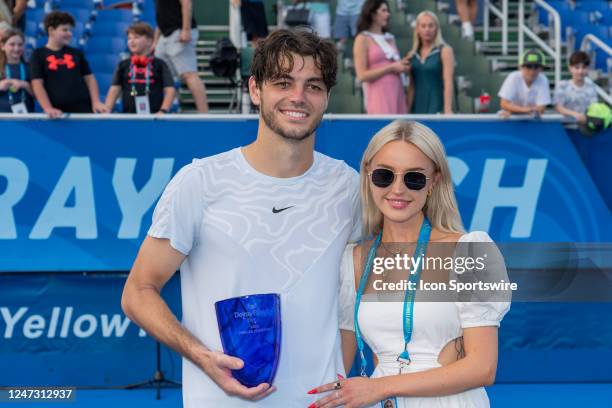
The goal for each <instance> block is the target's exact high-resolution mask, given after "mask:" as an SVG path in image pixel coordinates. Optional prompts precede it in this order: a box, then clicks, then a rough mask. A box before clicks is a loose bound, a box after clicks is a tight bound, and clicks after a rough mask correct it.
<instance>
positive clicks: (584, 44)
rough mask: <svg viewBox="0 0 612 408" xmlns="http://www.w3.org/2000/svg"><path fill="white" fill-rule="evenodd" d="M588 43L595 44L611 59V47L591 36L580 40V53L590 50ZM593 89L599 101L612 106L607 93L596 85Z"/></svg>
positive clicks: (611, 97)
mask: <svg viewBox="0 0 612 408" xmlns="http://www.w3.org/2000/svg"><path fill="white" fill-rule="evenodd" d="M589 43H593V44H595V45H596V46H598V47H599V48H601V49H602V50H604V51H605V52H607V53H608V56H609V57H610V58H612V47H610V46H609V45H608V44H606V43H605V42H603V41H602V40H601V39H599V38H598V37H596V36H594V35H593V34H587V35H585V36H584V38H583V39H582V44H580V49H581V50H582V51H589V50H590V49H591V47H590V46H589ZM608 69H610V68H608ZM595 89H596V90H597V94H598V95H599V96H600V97H601V99H603V100H604V101H606V103H607V104H608V105H612V96H610V94H609V93H607V92H606V91H605V90H604V89H603V88H601V87H600V86H599V85H597V84H595Z"/></svg>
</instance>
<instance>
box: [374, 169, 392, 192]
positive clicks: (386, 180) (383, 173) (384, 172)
mask: <svg viewBox="0 0 612 408" xmlns="http://www.w3.org/2000/svg"><path fill="white" fill-rule="evenodd" d="M394 178H395V175H394V174H393V172H392V171H391V170H389V169H376V170H374V171H373V172H372V184H374V185H375V186H376V187H380V188H385V187H389V186H390V185H391V184H393V179H394Z"/></svg>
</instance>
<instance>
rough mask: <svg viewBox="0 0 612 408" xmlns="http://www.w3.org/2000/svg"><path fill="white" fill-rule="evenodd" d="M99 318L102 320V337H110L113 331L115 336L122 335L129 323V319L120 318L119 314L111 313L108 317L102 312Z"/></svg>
mask: <svg viewBox="0 0 612 408" xmlns="http://www.w3.org/2000/svg"><path fill="white" fill-rule="evenodd" d="M100 320H101V321H102V337H110V336H112V335H113V332H115V333H116V334H115V335H116V336H117V337H123V335H124V334H125V331H126V330H127V328H128V326H129V325H130V319H128V318H127V317H126V318H124V319H121V316H120V315H118V314H116V315H113V316H112V317H111V318H110V319H109V317H108V315H107V314H103V315H101V316H100Z"/></svg>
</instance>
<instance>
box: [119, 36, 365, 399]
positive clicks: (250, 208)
mask: <svg viewBox="0 0 612 408" xmlns="http://www.w3.org/2000/svg"><path fill="white" fill-rule="evenodd" d="M252 70H253V71H252V74H253V75H252V76H251V78H250V79H249V91H250V93H251V98H252V100H253V103H254V104H255V105H257V106H259V108H260V114H259V127H258V131H257V139H256V140H255V141H254V142H253V143H251V144H249V145H248V146H245V147H241V148H240V147H239V148H236V149H233V150H230V151H228V152H225V153H221V154H218V155H215V156H212V157H207V158H204V159H200V160H194V161H193V163H191V164H189V165H187V166H185V167H183V168H182V169H181V170H180V171H179V172H178V173H177V174H176V176H175V177H174V178H173V179H172V180H171V181H170V183H169V184H168V186H167V187H166V190H165V191H164V193H163V195H162V197H161V198H160V200H159V202H158V204H157V206H156V208H155V212H154V214H153V224H152V226H151V228H150V229H149V231H148V236H147V237H146V238H145V240H144V242H143V244H142V247H141V248H140V251H139V254H138V256H137V258H136V261H135V262H134V266H133V267H132V270H131V272H130V275H129V277H128V279H127V282H126V284H125V288H124V291H123V298H122V307H123V310H124V311H125V313H126V314H127V316H128V317H129V318H130V319H131V320H133V321H134V322H136V323H137V324H138V325H139V326H141V327H142V328H143V329H145V330H146V331H147V332H148V333H150V334H151V335H152V336H154V337H155V338H156V339H158V340H160V341H161V342H163V343H165V344H166V345H168V346H169V347H171V348H172V349H174V350H176V351H178V352H179V353H180V354H181V355H182V356H183V403H184V406H185V407H204V408H206V407H224V408H233V407H236V408H239V407H244V406H245V405H246V403H245V401H244V400H245V399H248V400H253V401H256V400H258V402H252V403H249V404H248V405H249V406H253V407H287V406H292V407H293V406H296V407H299V406H302V407H306V406H308V405H309V404H311V403H313V402H314V399H313V398H312V396H310V395H308V394H307V393H306V392H307V390H309V389H310V388H312V384H313V383H314V384H316V383H318V382H321V381H326V380H329V381H333V380H335V379H336V378H337V377H336V376H337V375H338V374H342V373H343V371H344V368H343V364H342V356H341V353H340V334H339V330H338V327H339V326H338V300H337V296H338V292H339V266H340V260H341V256H342V253H343V251H344V248H345V245H346V243H347V242H349V241H354V240H356V239H357V238H358V236H359V234H360V230H361V228H360V221H359V220H360V211H359V204H358V203H359V187H358V185H359V180H358V176H357V173H356V172H355V171H354V170H353V169H351V168H350V167H349V166H347V165H346V164H345V163H344V162H341V161H338V160H334V159H332V158H330V157H327V156H324V155H322V154H320V153H318V152H315V151H314V138H315V130H316V128H317V127H318V125H319V124H320V122H321V119H322V116H323V113H324V112H325V109H326V107H327V103H328V98H329V93H330V89H331V87H332V86H333V85H334V83H335V75H336V70H337V67H336V51H335V46H334V45H333V44H332V43H331V42H325V41H322V40H321V39H319V38H318V37H317V36H316V35H314V34H312V33H309V32H299V31H288V30H279V31H276V32H274V33H272V34H270V35H269V36H268V37H267V38H266V39H264V40H262V41H261V42H260V43H259V46H258V48H257V50H256V52H255V55H254V59H253V66H252ZM179 267H180V269H181V275H180V276H181V287H182V291H181V296H182V304H183V309H182V310H183V324H182V325H181V324H180V323H179V322H178V321H177V320H176V318H175V317H174V316H173V314H172V313H171V311H170V310H169V309H168V306H167V305H166V303H165V302H164V301H163V300H162V298H161V297H160V295H159V293H160V291H161V289H162V287H163V286H164V285H165V283H166V282H167V281H168V279H170V277H171V276H172V275H173V274H174V273H175V271H176V270H177V269H178V268H179ZM258 293H277V294H280V300H281V308H280V310H281V321H282V323H281V324H282V342H281V350H280V360H279V365H278V371H277V375H276V378H275V380H274V386H272V385H271V384H265V383H263V384H259V385H257V386H255V387H251V388H248V387H245V386H244V385H242V384H241V383H239V382H238V381H237V380H236V379H235V378H234V377H233V375H232V371H231V370H238V369H240V368H242V367H243V365H244V363H245V362H244V361H242V360H240V359H238V358H235V357H231V356H229V355H226V354H224V353H223V352H221V351H219V350H223V347H222V344H221V341H220V333H219V329H218V326H217V320H216V316H215V306H214V305H215V302H217V301H220V300H223V299H226V298H232V297H236V296H243V295H251V294H258ZM252 348H253V349H254V350H255V349H258V345H255V344H254V345H253V346H252Z"/></svg>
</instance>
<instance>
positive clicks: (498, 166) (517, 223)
mask: <svg viewBox="0 0 612 408" xmlns="http://www.w3.org/2000/svg"><path fill="white" fill-rule="evenodd" d="M505 164H506V160H505V159H487V161H486V162H485V167H484V172H483V175H482V181H481V184H480V191H479V192H478V199H477V201H476V206H475V208H474V217H473V218H472V223H471V225H470V230H471V231H478V230H482V231H488V230H489V227H490V226H491V220H492V218H493V210H494V209H495V208H496V207H515V208H516V216H515V218H514V223H513V224H512V230H511V232H510V236H511V237H512V238H529V237H530V236H531V230H532V228H533V220H534V218H535V210H536V206H537V204H538V198H539V197H540V191H541V189H542V182H543V181H544V173H545V172H546V166H547V164H548V160H547V159H529V161H528V162H527V170H526V171H525V178H524V182H523V185H522V186H520V187H500V185H499V182H500V180H501V177H502V173H503V171H504V166H505Z"/></svg>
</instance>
